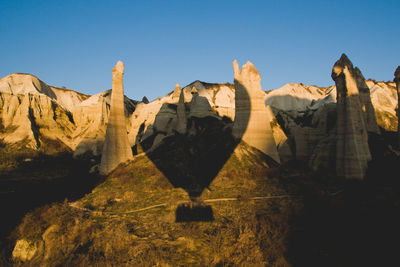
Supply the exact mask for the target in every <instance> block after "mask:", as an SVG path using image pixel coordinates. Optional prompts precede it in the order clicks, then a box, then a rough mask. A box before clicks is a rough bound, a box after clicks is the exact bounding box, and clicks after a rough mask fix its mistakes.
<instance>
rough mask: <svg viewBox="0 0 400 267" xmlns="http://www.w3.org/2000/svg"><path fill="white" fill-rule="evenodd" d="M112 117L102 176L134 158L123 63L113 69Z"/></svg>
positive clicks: (105, 143) (106, 139)
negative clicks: (125, 105)
mask: <svg viewBox="0 0 400 267" xmlns="http://www.w3.org/2000/svg"><path fill="white" fill-rule="evenodd" d="M112 72H113V84H112V91H111V105H110V117H109V120H108V124H107V132H106V138H105V142H104V147H103V153H102V156H101V163H100V167H99V172H100V174H103V175H106V174H108V173H110V172H111V171H112V170H114V169H115V168H116V167H117V166H118V165H119V164H121V163H123V162H126V161H128V160H130V159H132V158H133V156H132V149H131V146H130V145H129V141H128V135H127V131H126V122H125V111H124V89H123V79H122V75H123V74H124V64H123V63H122V62H121V61H118V63H117V64H116V65H115V67H114V68H113V69H112Z"/></svg>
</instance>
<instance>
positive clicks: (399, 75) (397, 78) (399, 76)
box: [394, 66, 400, 147]
mask: <svg viewBox="0 0 400 267" xmlns="http://www.w3.org/2000/svg"><path fill="white" fill-rule="evenodd" d="M394 82H395V83H396V87H397V119H398V124H397V127H398V128H397V138H398V140H397V145H398V147H400V66H398V67H397V69H396V71H395V72H394Z"/></svg>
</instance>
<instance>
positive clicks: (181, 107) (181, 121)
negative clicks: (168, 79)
mask: <svg viewBox="0 0 400 267" xmlns="http://www.w3.org/2000/svg"><path fill="white" fill-rule="evenodd" d="M179 88H180V86H179ZM176 115H177V120H178V122H177V126H176V130H177V132H178V133H180V134H185V133H186V128H187V121H186V108H185V95H184V94H183V91H182V89H181V90H180V94H179V101H178V106H177V108H176Z"/></svg>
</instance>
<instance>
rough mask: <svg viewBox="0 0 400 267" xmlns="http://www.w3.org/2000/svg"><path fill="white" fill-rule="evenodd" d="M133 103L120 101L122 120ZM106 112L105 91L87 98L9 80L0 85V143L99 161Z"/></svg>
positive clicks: (34, 81) (30, 80) (16, 77)
mask: <svg viewBox="0 0 400 267" xmlns="http://www.w3.org/2000/svg"><path fill="white" fill-rule="evenodd" d="M136 103H137V102H135V101H132V100H130V99H128V98H126V97H125V113H126V114H127V115H129V114H131V113H132V112H133V110H134V109H135V106H136ZM109 106H110V91H109V90H108V91H105V92H103V93H100V94H97V95H94V96H89V95H85V94H81V93H79V92H76V91H73V90H69V89H64V88H57V87H53V86H49V85H47V84H45V83H44V82H42V81H41V80H39V79H38V78H36V77H35V76H33V75H30V74H11V75H8V76H6V77H4V78H2V79H0V140H2V142H4V143H6V144H7V143H9V144H16V143H17V144H20V145H21V146H26V147H29V148H32V149H42V150H43V151H45V152H46V151H48V146H49V145H50V144H53V145H54V144H56V148H54V149H55V150H56V151H57V150H58V151H65V150H69V151H74V154H75V155H76V156H79V155H82V154H85V153H90V154H94V155H100V154H101V150H102V146H103V143H104V136H105V132H106V126H105V125H106V123H107V121H108V114H109ZM127 121H128V120H127ZM57 144H58V145H57ZM57 147H58V148H57ZM54 149H53V150H54Z"/></svg>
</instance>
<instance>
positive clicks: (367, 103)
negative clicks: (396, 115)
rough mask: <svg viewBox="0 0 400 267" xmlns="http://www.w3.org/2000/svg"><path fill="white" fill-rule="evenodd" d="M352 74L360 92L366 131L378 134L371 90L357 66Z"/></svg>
mask: <svg viewBox="0 0 400 267" xmlns="http://www.w3.org/2000/svg"><path fill="white" fill-rule="evenodd" d="M353 75H354V78H355V80H356V83H357V87H358V90H359V92H360V104H361V109H362V111H363V116H364V122H365V126H366V127H367V132H369V133H375V134H380V130H379V127H378V123H377V122H376V117H375V110H374V106H373V105H372V101H371V92H370V90H369V87H368V85H367V83H366V82H365V79H364V76H363V75H362V73H361V71H360V70H359V69H358V68H357V67H355V68H354V71H353Z"/></svg>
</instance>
